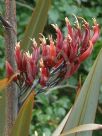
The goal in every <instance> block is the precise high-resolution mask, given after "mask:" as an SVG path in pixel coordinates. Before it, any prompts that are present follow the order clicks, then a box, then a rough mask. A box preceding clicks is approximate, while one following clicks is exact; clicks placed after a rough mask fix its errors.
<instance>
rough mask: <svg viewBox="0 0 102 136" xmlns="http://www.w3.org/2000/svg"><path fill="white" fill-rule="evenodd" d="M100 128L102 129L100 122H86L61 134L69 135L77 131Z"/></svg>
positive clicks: (62, 135) (63, 135)
mask: <svg viewBox="0 0 102 136" xmlns="http://www.w3.org/2000/svg"><path fill="white" fill-rule="evenodd" d="M98 129H102V125H100V124H84V125H80V126H78V127H75V128H72V129H71V130H69V131H68V132H66V133H63V134H61V135H60V136H67V135H69V134H73V133H76V132H83V131H90V130H98Z"/></svg>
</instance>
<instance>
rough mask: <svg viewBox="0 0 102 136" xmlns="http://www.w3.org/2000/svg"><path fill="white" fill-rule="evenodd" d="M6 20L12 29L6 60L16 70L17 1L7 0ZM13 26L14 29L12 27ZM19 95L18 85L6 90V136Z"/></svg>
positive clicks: (8, 30)
mask: <svg viewBox="0 0 102 136" xmlns="http://www.w3.org/2000/svg"><path fill="white" fill-rule="evenodd" d="M5 7H6V11H5V20H6V21H7V22H8V23H9V24H10V27H9V26H8V27H5V26H4V27H5V49H6V60H7V61H8V62H9V63H10V64H11V65H12V67H13V69H14V70H16V65H15V58H14V48H15V44H16V41H17V36H16V3H15V0H5ZM11 26H12V27H11ZM17 105H18V94H17V89H16V85H15V84H14V83H11V84H10V85H9V86H8V87H7V89H6V126H5V136H10V131H11V128H12V125H13V123H14V121H15V119H16V117H17V111H18V107H17Z"/></svg>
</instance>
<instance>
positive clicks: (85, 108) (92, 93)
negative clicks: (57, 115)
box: [53, 49, 102, 136]
mask: <svg viewBox="0 0 102 136" xmlns="http://www.w3.org/2000/svg"><path fill="white" fill-rule="evenodd" d="M101 83H102V49H101V51H100V53H99V55H98V56H97V59H96V61H95V63H94V65H93V67H92V68H91V71H90V73H89V74H88V76H87V78H86V80H85V82H84V84H83V87H82V89H81V91H80V93H79V95H78V97H77V98H76V100H75V104H74V106H73V108H72V110H71V112H70V115H69V116H68V118H67V120H66V122H65V123H64V124H65V125H64V126H63V128H62V127H61V131H62V133H66V132H68V131H69V130H71V129H72V128H75V127H77V126H79V125H81V124H88V123H92V122H94V119H95V113H96V109H97V103H98V96H99V90H100V86H101ZM62 123H63V122H62ZM62 125H63V124H62ZM62 125H61V126H62ZM59 127H60V125H59ZM57 130H58V129H56V131H55V132H54V133H53V136H59V135H60V134H61V133H57V132H58V131H57ZM55 134H56V135H55ZM77 135H78V136H92V131H90V132H85V133H81V134H80V133H78V134H70V136H77ZM66 136H67V134H66ZM68 136H69V135H68Z"/></svg>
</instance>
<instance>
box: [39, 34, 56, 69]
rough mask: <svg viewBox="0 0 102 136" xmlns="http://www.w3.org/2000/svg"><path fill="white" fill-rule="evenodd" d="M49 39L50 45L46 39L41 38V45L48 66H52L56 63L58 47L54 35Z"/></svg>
mask: <svg viewBox="0 0 102 136" xmlns="http://www.w3.org/2000/svg"><path fill="white" fill-rule="evenodd" d="M49 40H50V45H47V44H46V41H45V39H41V41H42V44H41V45H42V59H43V61H44V63H45V65H46V67H49V68H50V67H52V66H54V65H55V58H56V47H55V45H54V42H53V39H52V37H49ZM44 41H45V42H44Z"/></svg>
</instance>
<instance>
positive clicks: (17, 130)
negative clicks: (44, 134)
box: [11, 92, 34, 136]
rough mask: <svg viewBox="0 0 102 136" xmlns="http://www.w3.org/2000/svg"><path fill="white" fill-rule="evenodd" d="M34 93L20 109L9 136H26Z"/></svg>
mask: <svg viewBox="0 0 102 136" xmlns="http://www.w3.org/2000/svg"><path fill="white" fill-rule="evenodd" d="M33 101H34V92H32V93H31V94H30V95H29V97H28V98H27V100H26V101H25V102H24V104H23V106H22V107H21V109H20V111H19V113H18V117H17V119H16V121H15V123H14V126H13V128H12V131H11V136H28V135H29V127H30V122H31V118H32V108H33Z"/></svg>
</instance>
